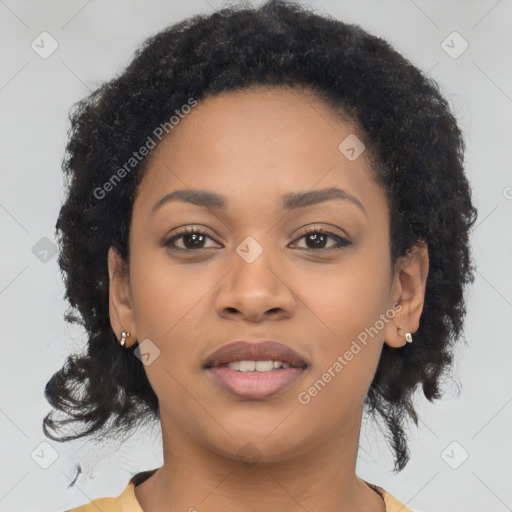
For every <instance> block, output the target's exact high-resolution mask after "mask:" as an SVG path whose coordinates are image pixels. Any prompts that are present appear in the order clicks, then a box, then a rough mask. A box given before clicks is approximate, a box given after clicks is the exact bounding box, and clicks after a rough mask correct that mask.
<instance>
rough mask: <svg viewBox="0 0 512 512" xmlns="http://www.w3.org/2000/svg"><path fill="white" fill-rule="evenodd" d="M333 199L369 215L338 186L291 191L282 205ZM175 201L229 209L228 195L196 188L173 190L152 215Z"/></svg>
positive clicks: (287, 207) (293, 206) (292, 206)
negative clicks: (350, 204) (346, 203)
mask: <svg viewBox="0 0 512 512" xmlns="http://www.w3.org/2000/svg"><path fill="white" fill-rule="evenodd" d="M332 199H339V200H344V201H349V202H350V203H352V204H354V205H356V206H358V207H359V208H360V209H361V210H362V211H363V213H364V214H365V215H366V216H368V215H367V213H366V209H365V207H364V206H363V204H362V203H361V201H360V200H359V199H358V198H357V197H355V196H353V195H352V194H349V193H348V192H347V191H346V190H342V189H340V188H338V187H330V188H325V189H322V190H309V191H306V192H290V193H288V194H285V195H284V196H283V203H282V205H283V209H285V210H295V209H297V208H304V207H306V206H312V205H315V204H318V203H323V202H324V201H330V200H332ZM173 201H182V202H185V203H191V204H195V205H197V206H201V207H203V208H211V209H216V210H227V206H228V203H227V199H226V197H225V196H223V195H220V194H217V193H215V192H208V191H206V190H194V189H189V190H175V191H174V192H171V193H169V194H167V195H165V196H163V197H162V198H161V199H159V200H158V201H157V202H156V203H155V205H154V206H153V208H152V209H151V212H150V215H153V214H154V213H155V212H156V211H157V210H158V209H160V208H161V207H162V206H163V205H164V204H167V203H170V202H173Z"/></svg>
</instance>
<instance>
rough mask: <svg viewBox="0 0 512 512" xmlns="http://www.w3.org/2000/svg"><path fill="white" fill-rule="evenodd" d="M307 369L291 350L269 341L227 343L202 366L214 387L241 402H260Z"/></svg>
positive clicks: (282, 388)
mask: <svg viewBox="0 0 512 512" xmlns="http://www.w3.org/2000/svg"><path fill="white" fill-rule="evenodd" d="M308 366H309V365H308V363H307V362H306V361H305V360H304V359H303V358H302V357H301V356H300V355H299V354H298V353H297V352H295V351H294V350H293V349H291V348H290V347H287V346H286V345H283V344H282V343H278V342H276V341H271V340H262V341H259V342H255V343H248V342H245V341H237V342H234V343H229V344H228V345H224V346H223V347H221V348H220V349H219V350H217V351H215V352H214V353H213V354H211V355H210V356H209V357H208V359H207V360H206V361H205V363H204V365H203V367H204V369H205V370H206V371H207V372H208V373H209V374H210V375H211V377H212V378H213V381H214V382H215V383H216V384H217V385H219V386H220V387H221V388H222V389H223V390H225V391H228V392H229V393H231V394H232V395H235V396H236V397H238V398H242V399H245V400H261V399H264V398H269V397H271V396H274V395H276V394H277V393H280V392H281V391H284V390H285V389H287V388H289V387H290V386H292V385H293V384H294V383H295V382H296V381H297V380H298V379H299V378H300V377H301V376H302V374H303V373H304V371H305V370H306V368H308Z"/></svg>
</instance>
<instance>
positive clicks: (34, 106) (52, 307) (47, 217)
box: [0, 0, 512, 512]
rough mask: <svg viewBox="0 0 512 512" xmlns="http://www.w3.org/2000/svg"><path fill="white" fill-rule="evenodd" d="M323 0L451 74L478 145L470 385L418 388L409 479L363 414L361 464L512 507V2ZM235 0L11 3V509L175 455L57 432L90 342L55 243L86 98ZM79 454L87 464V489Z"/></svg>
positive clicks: (460, 499) (387, 476)
mask: <svg viewBox="0 0 512 512" xmlns="http://www.w3.org/2000/svg"><path fill="white" fill-rule="evenodd" d="M258 3H259V2H258ZM307 4H308V5H309V6H311V7H313V8H315V9H317V10H318V11H319V12H324V13H329V14H332V15H334V16H336V17H338V18H339V19H342V20H344V21H348V22H352V23H357V24H360V25H361V26H362V27H364V28H365V29H367V30H368V31H370V32H372V33H373V34H375V35H379V36H381V37H384V38H386V39H387V40H388V41H390V42H391V43H392V44H393V45H394V46H395V48H396V49H397V50H398V51H400V52H401V53H402V54H403V55H405V56H406V57H407V58H409V59H410V60H412V62H413V63H415V64H416V65H417V66H418V67H420V68H421V69H423V70H425V71H426V72H428V73H429V74H430V76H432V77H433V78H434V79H435V80H437V81H438V82H439V84H440V85H441V89H442V92H443V94H444V95H445V96H446V97H447V98H448V100H449V102H450V105H451V106H452V109H453V112H454V113H455V115H456V116H457V118H458V120H459V123H460V126H461V128H462V130H463V132H464V135H465V138H466V143H467V153H466V162H467V173H468V176H469V179H470V182H471V184H472V188H473V193H474V201H475V204H476V206H477V208H478V209H479V219H478V221H477V225H476V227H475V229H474V232H473V234H472V245H473V251H474V258H475V262H476V264H477V266H478V271H477V273H476V280H475V283H474V285H473V286H472V288H471V290H470V292H469V294H468V314H467V319H466V329H465V336H466V339H467V342H468V347H464V346H463V345H462V344H461V345H460V350H459V352H458V355H457V360H456V365H455V374H456V378H457V379H458V382H460V383H461V392H460V393H458V391H457V387H456V386H455V385H454V384H450V383H448V384H447V385H446V386H445V393H446V395H445V398H444V399H443V400H441V401H439V402H437V403H434V404H430V403H429V402H428V401H427V400H426V399H425V398H424V396H423V395H422V394H421V391H418V394H417V395H416V403H417V407H418V411H419V414H420V418H421V421H420V425H419V428H418V429H416V428H414V426H412V427H411V428H410V429H409V435H410V441H409V446H410V449H411V455H412V457H411V461H410V462H409V464H408V465H407V467H406V469H405V470H404V471H403V472H402V473H400V474H399V475H398V476H395V475H394V474H393V473H392V471H391V470H392V467H393V464H392V462H393V461H392V454H391V452H390V450H389V448H388V447H387V444H386V442H385V440H384V439H383V436H382V433H381V432H380V430H378V429H377V428H376V427H375V426H374V425H372V424H370V422H368V421H365V422H363V430H362V434H361V445H360V451H359V459H358V463H357V473H358V475H359V476H360V477H361V478H364V479H366V480H367V481H370V482H373V483H375V484H377V485H380V486H382V487H384V488H385V489H386V490H387V491H389V492H390V493H392V494H394V495H395V496H396V497H397V498H399V499H400V501H402V502H404V503H405V504H406V505H407V506H409V507H410V508H412V509H414V510H417V511H422V512H428V511H431V512H448V511H450V512H477V511H482V510H485V511H491V510H492V511H494V512H501V511H506V510H512V487H511V485H510V481H511V477H512V467H511V463H510V461H511V460H512V442H511V434H510V432H511V431H512V429H511V423H512V421H511V420H512V403H511V402H512V379H511V361H512V339H511V335H510V330H511V329H510V328H511V318H512V274H511V272H510V262H511V256H512V229H510V226H511V220H512V171H511V162H512V158H511V154H512V149H511V148H512V115H511V113H512V85H511V84H512V59H511V53H512V52H511V49H512V48H511V43H512V35H511V34H512V30H511V29H512V27H511V19H512V2H511V1H510V0H500V1H496V0H485V1H484V0H481V1H476V0H475V1H467V0H466V1H426V0H414V1H413V0H395V1H383V0H362V1H348V0H347V1H339V0H338V1H335V0H330V1H328V0H324V1H320V0H310V1H309V2H308V3H307ZM219 7H221V2H220V1H217V0H189V1H187V2H174V1H164V0H146V1H142V0H138V1H133V0H132V1H117V0H111V1H100V0H89V1H87V0H76V1H75V0H72V1H66V2H62V1H35V0H34V1H22V0H0V59H1V60H0V113H1V115H0V163H1V167H0V169H1V174H0V180H1V181H0V227H1V240H2V242H3V243H2V247H1V252H0V254H1V258H0V340H1V356H0V366H1V368H0V370H1V371H0V434H1V435H0V465H1V466H0V511H1V512H34V511H38V512H62V510H65V509H66V508H69V507H72V506H78V505H80V504H83V503H86V502H89V501H90V500H91V499H93V498H96V497H99V496H115V495H118V494H119V493H120V492H121V491H122V490H123V489H124V487H125V486H126V484H127V482H128V479H129V477H130V476H131V475H132V473H134V472H137V471H142V470H145V469H153V468H156V467H158V466H159V465H161V463H162V455H161V445H160V443H161V436H160V430H159V427H158V425H157V426H155V428H154V429H145V430H142V429H141V431H140V432H138V433H137V434H135V435H134V437H133V438H132V439H131V440H130V441H129V442H128V443H126V444H125V445H123V446H120V445H119V443H117V444H116V443H108V444H105V445H103V446H95V445H93V444H91V443H88V442H84V441H79V442H74V443H58V442H54V441H51V440H49V439H47V438H46V437H45V436H44V434H43V432H42V428H41V424H42V418H43V417H44V415H45V414H46V413H47V412H48V411H49V404H48V403H47V402H46V401H45V399H44V396H43V390H44V386H45V384H46V382H47V381H48V379H49V378H50V377H51V375H52V374H53V372H54V371H56V370H57V369H58V368H60V366H61V364H62V362H63V361H64V359H65V357H66V356H67V355H68V354H70V353H72V352H75V351H79V350H81V349H82V347H83V346H84V343H85V336H84V332H83V331H82V330H81V329H80V328H78V327H71V326H70V325H69V324H66V322H65V321H64V319H63V313H64V310H65V309H66V304H65V302H64V300H63V294H64V287H63V284H62V279H61V276H60V272H59V269H58V266H57V256H56V254H55V253H54V250H55V238H54V227H55V222H56V218H57V214H58V210H59V206H60V202H61V200H62V198H63V179H62V171H61V168H60V165H61V161H62V157H63V154H64V145H65V141H66V131H67V129H68V118H67V115H68V112H69V109H70V107H71V105H72V104H73V103H74V102H75V101H77V100H79V99H80V98H82V97H84V96H85V95H87V94H88V93H89V91H90V90H93V89H94V88H95V87H97V86H98V85H99V84H100V83H101V82H102V81H104V80H108V79H110V78H111V77H113V76H114V74H116V73H118V72H120V71H121V70H122V69H123V68H124V66H126V64H127V63H128V62H129V60H130V58H131V56H132V53H133V51H134V50H135V48H136V47H137V46H138V45H139V44H140V43H141V42H142V41H143V40H144V39H145V38H146V37H147V36H149V35H150V34H152V33H154V32H156V31H159V30H160V29H162V28H164V27H166V26H168V25H171V24H173V23H175V22H177V21H179V20H181V19H183V18H185V17H188V16H190V15H192V14H196V13H207V12H211V11H212V10H213V9H216V8H219ZM42 32H47V33H48V34H49V35H50V37H51V39H50V38H49V37H48V35H42V36H41V33H42ZM453 32H457V34H453ZM42 37H44V38H46V39H45V41H46V43H45V45H44V47H45V50H44V51H50V50H51V49H52V47H51V44H53V45H55V44H58V47H57V48H56V50H55V51H54V52H53V53H52V54H51V55H50V56H47V58H43V56H41V53H42V52H43V48H42V46H43V45H42V44H41V43H39V51H36V50H35V49H33V46H35V44H34V45H33V46H31V44H32V42H33V41H35V42H36V43H37V41H40V40H41V38H42ZM52 40H54V41H55V43H53V42H52ZM443 41H444V43H443ZM466 45H467V48H466ZM36 48H37V46H36ZM464 49H465V50H464ZM463 50H464V51H463ZM41 443H43V444H41ZM76 464H80V467H81V473H80V474H79V475H78V478H77V479H76V481H75V482H74V485H72V486H70V483H71V481H72V480H74V478H75V476H76V474H75V473H76V472H75V465H76ZM311 478H315V475H314V474H312V475H311Z"/></svg>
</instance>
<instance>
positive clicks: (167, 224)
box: [108, 88, 428, 512]
mask: <svg viewBox="0 0 512 512" xmlns="http://www.w3.org/2000/svg"><path fill="white" fill-rule="evenodd" d="M249 120H250V121H249ZM357 133H358V131H357V127H356V126H355V125H353V124H351V123H349V122H346V121H343V120H341V119H340V118H339V116H336V115H334V113H333V112H332V111H331V110H330V109H329V107H328V106H327V105H326V104H325V103H323V102H322V101H321V100H320V99H318V98H317V97H315V96H313V95H311V94H309V93H306V92H303V91H300V92H297V91H293V90H291V89H288V88H276V89H264V88H258V89H255V90H252V91H239V92H229V93H224V94H221V95H219V96H217V97H213V98H207V99H205V100H203V101H201V102H200V103H199V104H198V106H197V107H195V109H194V110H193V111H192V112H191V113H190V114H188V115H187V116H186V117H185V118H184V119H183V120H181V121H180V124H179V125H178V126H177V127H176V128H175V129H174V130H173V131H172V132H171V133H170V134H169V135H168V136H167V139H165V140H164V141H163V143H162V144H161V145H160V146H158V147H157V148H156V149H155V150H154V151H153V153H152V154H151V160H150V162H149V167H148V172H147V175H146V176H145V177H144V179H143V181H142V183H141V186H140V188H139V190H138V194H137V197H136V199H135V203H134V210H133V217H132V223H131V231H130V253H131V265H130V268H129V270H128V269H127V268H126V267H125V266H123V264H122V263H123V262H122V261H121V260H120V258H119V257H118V255H117V253H116V252H115V251H114V250H113V249H112V248H111V250H110V251H109V255H108V264H109V274H110V318H111V323H112V327H113V329H114V331H115V332H116V334H117V335H118V337H120V335H121V331H123V330H124V331H128V332H130V333H131V336H130V337H129V338H128V342H127V344H128V345H130V344H131V343H134V342H135V340H139V341H141V340H145V339H147V338H149V339H150V340H151V341H152V343H154V344H155V345H156V346H158V348H159V350H160V355H159V357H158V358H157V359H155V361H154V362H153V363H152V364H150V365H148V366H145V370H146V373H147V376H148V378H149V380H150V382H151V385H152V387H153V389H154V391H155V393H156V394H157V396H158V398H159V402H160V410H161V426H162V436H163V449H164V464H163V466H162V468H160V469H159V470H158V471H157V472H156V473H155V475H153V476H152V477H151V478H149V479H148V480H147V481H145V482H144V483H142V484H140V485H139V486H137V487H136V488H135V495H136V497H137V500H138V501H139V503H140V505H141V507H142V508H143V510H144V511H146V512H148V511H151V512H164V511H165V512H171V511H184V510H189V509H191V507H195V508H197V510H201V511H217V510H219V511H220V510H222V511H224V512H229V511H235V510H236V511H239V510H241V506H243V510H244V511H247V512H255V511H263V510H283V511H285V510H286V511H287V512H292V511H293V512H295V511H297V512H298V511H303V510H308V511H309V512H320V511H322V512H326V511H332V512H349V511H354V510H358V511H359V512H370V511H371V512H383V511H385V505H384V502H383V500H382V498H381V497H380V495H379V494H377V493H376V492H375V491H374V490H373V489H371V488H370V487H369V486H368V485H367V484H366V483H365V482H364V481H363V480H362V479H361V478H359V477H358V476H357V475H356V474H355V466H356V458H357V449H358V444H359V435H360V428H361V421H362V412H363V400H364V397H365V395H366V393H367V391H368V388H369V386H370V384H371V381H372V378H373V375H374V373H375V371H376V368H377V365H378V362H379V357H380V354H381V351H382V348H383V344H384V343H387V344H388V345H390V346H391V347H397V348H398V347H401V346H403V345H404V344H405V339H404V334H405V332H411V333H414V332H415V331H416V330H417V329H418V327H419V320H420V316H421V312H422V309H423V303H424V294H425V284H426V278H427V273H428V251H427V247H426V246H425V245H418V246H417V247H415V248H414V250H413V251H412V253H411V254H410V256H409V257H407V258H404V259H401V260H399V261H398V262H397V264H396V265H395V267H394V268H393V269H392V266H391V261H390V259H389V206H388V204H387V201H386V197H385V194H384V191H383V190H382V189H381V188H380V187H379V186H378V185H377V184H376V182H375V181H374V179H373V171H372V169H371V167H370V163H369V160H368V158H367V154H366V153H365V152H363V154H362V155H361V156H360V157H359V158H357V159H356V160H354V161H349V160H348V159H347V158H346V157H345V156H344V155H343V154H342V153H340V151H339V150H338V145H339V144H340V142H341V141H343V140H344V139H345V138H346V137H347V136H348V135H349V134H357ZM330 187H338V188H340V189H343V190H345V191H347V192H348V193H349V194H351V195H352V196H354V197H355V198H357V199H358V200H359V202H360V203H361V205H362V207H360V206H358V205H356V204H355V203H354V202H351V201H349V200H346V199H345V200H340V199H330V200H327V201H323V202H321V203H318V204H312V205H309V206H305V207H301V208H298V209H296V210H293V211H286V210H284V209H283V207H282V196H283V195H284V194H286V193H289V192H299V191H310V190H312V189H315V190H318V189H324V188H330ZM178 189H201V190H207V191H210V192H216V193H218V194H222V195H224V196H225V198H226V202H227V208H226V209H225V210H219V209H215V208H205V207H201V206H198V205H195V204H190V203H186V202H181V201H173V202H169V203H167V204H166V205H164V206H162V207H161V208H160V209H158V210H156V212H155V213H153V214H151V210H152V208H153V206H154V205H155V203H156V202H157V201H158V200H159V199H160V198H161V197H163V196H164V195H166V194H168V193H170V192H173V191H175V190H178ZM185 226H189V227H194V228H196V229H197V230H198V231H201V232H202V233H203V234H204V235H205V236H204V238H203V239H202V240H203V242H202V243H200V244H199V245H197V246H196V245H193V244H192V243H191V239H190V235H186V234H185V235H184V236H182V237H181V238H178V239H176V240H175V241H174V245H175V247H176V248H173V247H171V246H163V244H162V242H163V241H165V240H168V239H169V238H171V237H172V236H173V235H175V234H176V233H177V232H178V231H179V229H181V228H182V227H185ZM178 228H179V229H178ZM308 228H314V229H315V230H316V233H318V232H326V231H327V232H330V233H332V234H333V235H336V236H339V237H342V238H343V239H345V240H347V241H348V242H350V243H349V244H348V245H344V246H340V247H339V248H336V238H332V237H331V236H329V237H328V238H326V239H324V241H323V242H322V243H320V242H317V243H316V244H314V243H312V242H308V240H307V238H308V237H307V236H303V235H304V234H305V231H306V230H307V229H308ZM247 236H252V237H253V238H254V239H255V240H257V242H258V243H259V245H260V246H261V247H262V249H263V252H262V253H261V254H260V256H259V257H258V258H257V259H256V260H255V261H253V262H251V263H247V262H246V261H245V260H244V259H242V258H241V257H240V256H239V255H238V254H237V252H236V248H237V246H238V245H239V244H240V243H241V242H242V241H243V240H244V239H245V238H246V237H247ZM196 247H199V249H198V248H196ZM331 247H335V248H334V249H333V250H330V251H327V249H329V248H331ZM180 249H181V251H180ZM396 303H399V304H400V305H401V308H400V311H399V312H397V313H396V316H394V318H393V319H392V320H390V321H389V322H386V323H385V325H384V327H383V328H382V329H380V330H379V333H378V335H376V336H374V337H373V338H371V340H370V341H369V342H368V344H367V345H366V346H364V348H363V350H361V351H360V352H359V353H358V354H357V355H356V356H354V358H353V359H352V360H351V361H349V363H348V364H347V365H346V366H345V367H344V368H343V370H342V371H341V372H339V374H337V375H336V377H335V378H333V379H332V380H331V381H330V382H329V383H328V385H327V386H326V387H325V388H324V389H323V390H322V391H321V392H320V393H318V395H317V396H315V397H314V399H312V400H311V401H310V402H309V403H308V404H301V403H299V401H298V400H297V396H298V393H300V392H301V391H304V390H307V389H308V388H309V387H310V386H311V385H312V384H313V383H314V382H315V381H317V379H319V378H320V377H321V375H322V374H323V373H324V372H325V371H326V370H327V369H328V368H329V367H332V365H333V363H334V362H335V361H336V360H337V357H338V356H339V355H340V354H344V353H345V352H346V351H347V350H348V349H349V347H350V345H351V343H352V341H353V340H355V339H356V338H357V336H358V334H359V333H361V332H362V331H364V329H365V328H367V327H370V326H373V325H375V323H376V320H378V319H379V315H381V314H383V313H385V312H386V311H389V310H390V309H391V308H392V307H393V305H394V304H396ZM398 327H402V328H403V330H399V329H398ZM258 338H272V339H275V340H279V341H281V342H283V343H285V344H286V345H289V346H290V347H292V348H293V349H294V350H296V351H297V352H298V353H299V354H300V355H301V356H302V357H303V358H304V359H305V360H306V361H308V363H309V367H308V368H307V370H306V371H305V372H304V374H303V375H302V376H301V378H300V380H299V381H297V382H296V383H295V384H294V385H293V386H292V387H290V388H287V389H285V390H284V391H282V392H281V393H279V394H277V395H274V396H272V397H269V398H267V399H262V400H240V399H238V398H237V397H235V396H233V395H231V394H229V393H228V392H226V391H224V390H222V389H219V387H218V386H216V385H214V384H213V383H212V381H211V379H210V376H209V375H208V374H207V372H205V370H204V369H203V367H202V365H201V362H202V361H203V360H204V359H205V357H206V356H208V355H209V354H210V353H211V352H213V351H214V350H216V349H218V348H219V347H221V346H222V345H224V344H226V343H229V342H231V341H234V340H237V339H243V340H251V339H258ZM249 442H250V443H252V444H253V445H254V446H255V447H257V450H258V452H259V459H258V462H257V463H256V464H251V465H248V464H245V463H243V462H242V461H241V460H240V456H239V455H238V452H239V450H240V449H241V448H242V447H243V446H244V445H246V444H247V443H249Z"/></svg>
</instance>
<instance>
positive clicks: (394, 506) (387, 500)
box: [364, 480, 414, 512]
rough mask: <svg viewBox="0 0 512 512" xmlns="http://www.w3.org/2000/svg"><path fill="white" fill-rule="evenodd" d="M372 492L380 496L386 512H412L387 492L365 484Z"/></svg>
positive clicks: (376, 486)
mask: <svg viewBox="0 0 512 512" xmlns="http://www.w3.org/2000/svg"><path fill="white" fill-rule="evenodd" d="M364 482H366V480H364ZM366 483H367V484H368V485H369V486H370V487H371V488H372V489H373V490H374V491H376V492H377V493H378V494H380V495H381V496H382V499H383V500H384V504H385V505H386V512H414V511H413V510H411V509H410V508H407V507H406V506H405V505H404V504H403V503H402V502H401V501H399V500H398V499H396V498H395V497H394V496H392V495H391V494H390V493H389V492H387V491H386V490H384V489H383V488H382V487H379V486H378V485H375V484H372V483H370V482H366Z"/></svg>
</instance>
